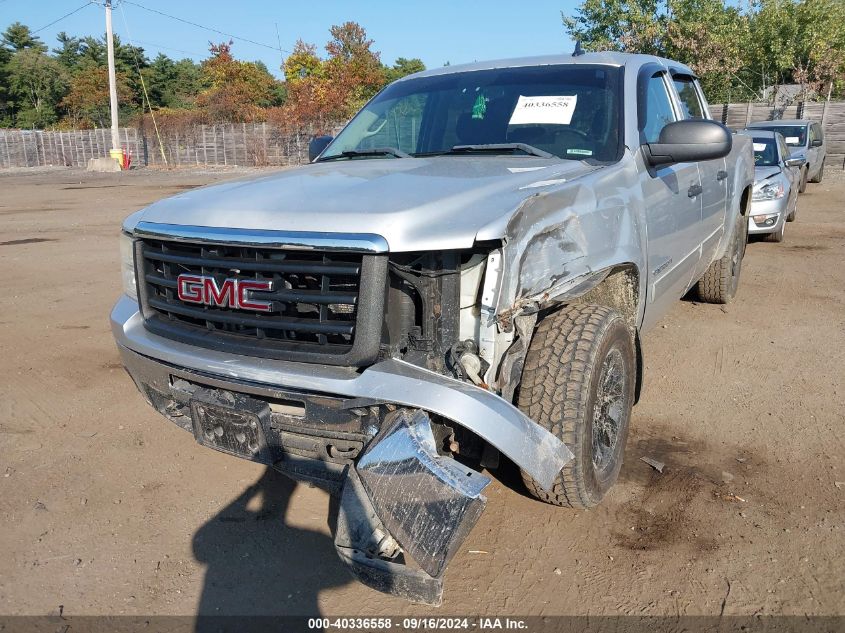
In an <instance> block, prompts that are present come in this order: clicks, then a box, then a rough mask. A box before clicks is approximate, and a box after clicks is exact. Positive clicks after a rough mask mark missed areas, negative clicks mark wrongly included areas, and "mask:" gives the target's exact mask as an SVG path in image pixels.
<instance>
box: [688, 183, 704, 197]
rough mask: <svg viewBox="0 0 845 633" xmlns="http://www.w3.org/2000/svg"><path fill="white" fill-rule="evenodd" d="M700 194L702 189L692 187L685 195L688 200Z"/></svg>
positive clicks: (697, 186)
mask: <svg viewBox="0 0 845 633" xmlns="http://www.w3.org/2000/svg"><path fill="white" fill-rule="evenodd" d="M702 193H704V188H703V187H702V186H701V185H692V186H691V187H690V188H689V189H687V195H688V196H689V197H690V198H695V197H696V196H700V195H701V194H702Z"/></svg>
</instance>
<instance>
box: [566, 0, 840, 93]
mask: <svg viewBox="0 0 845 633" xmlns="http://www.w3.org/2000/svg"><path fill="white" fill-rule="evenodd" d="M563 24H564V28H565V29H566V30H567V32H568V33H569V35H570V36H571V37H572V38H573V39H580V40H581V41H582V44H583V46H584V48H585V49H587V50H618V51H627V52H640V53H651V54H656V55H662V56H665V57H670V58H673V59H677V60H679V61H682V62H685V63H687V64H688V65H689V66H690V67H692V68H693V70H695V71H696V73H697V74H698V75H699V76H700V77H701V81H702V84H703V85H704V87H705V90H706V92H707V94H708V98H709V99H710V101H714V102H716V101H722V100H730V99H732V98H733V99H743V100H744V99H754V98H759V95H760V94H761V91H762V89H763V88H766V87H771V86H775V87H777V86H779V85H782V84H785V83H792V82H796V83H799V84H801V85H802V86H804V87H805V90H804V96H805V97H806V96H808V95H810V94H812V93H813V92H820V93H822V94H835V93H836V92H837V91H838V90H841V84H842V83H843V75H845V1H843V0H751V1H750V3H749V4H748V5H745V4H742V3H736V4H734V3H730V4H729V3H725V2H722V1H721V0H662V1H658V0H584V2H583V3H582V4H581V5H580V6H579V8H578V9H577V10H576V12H575V14H574V15H573V16H565V15H564V16H563Z"/></svg>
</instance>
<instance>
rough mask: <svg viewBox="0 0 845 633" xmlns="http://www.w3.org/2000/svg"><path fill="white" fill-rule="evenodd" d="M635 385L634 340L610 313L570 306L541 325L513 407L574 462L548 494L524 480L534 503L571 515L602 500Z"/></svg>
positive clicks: (612, 477)
mask: <svg viewBox="0 0 845 633" xmlns="http://www.w3.org/2000/svg"><path fill="white" fill-rule="evenodd" d="M635 383H636V355H635V351H634V340H633V336H632V333H631V330H630V329H629V327H628V324H627V323H626V321H625V319H624V318H623V317H622V315H620V314H619V313H618V312H616V311H615V310H612V309H610V308H607V307H604V306H597V305H574V306H568V307H566V308H563V309H562V310H561V311H560V312H557V313H556V314H554V315H552V316H549V317H547V318H545V319H544V320H543V321H541V322H540V324H539V325H538V326H537V330H536V331H535V333H534V337H533V338H532V340H531V345H530V346H529V348H528V353H527V354H526V357H525V368H524V370H523V373H522V382H521V384H520V387H519V397H518V398H517V404H518V406H519V408H520V409H521V410H522V411H523V412H524V413H525V414H526V415H528V416H529V417H530V418H531V419H533V420H534V421H535V422H537V423H538V424H540V425H541V426H542V427H543V428H545V429H547V430H548V431H550V432H551V433H553V434H554V435H555V436H557V437H558V438H560V439H561V440H562V441H563V443H564V444H566V445H567V446H568V447H569V449H570V450H571V451H572V452H573V453H574V455H575V456H574V458H573V459H572V460H571V461H570V462H569V463H567V464H566V466H564V467H563V469H562V470H561V471H560V474H559V475H558V476H557V479H555V481H554V484H553V485H552V487H551V489H549V490H546V489H544V488H543V487H542V486H540V484H539V483H537V482H536V481H535V480H534V479H533V478H532V477H531V476H530V475H528V474H526V473H525V472H523V473H522V477H523V480H524V481H525V484H526V486H527V487H528V490H529V491H530V492H531V494H532V495H534V496H535V497H537V498H538V499H540V500H542V501H546V502H547V503H551V504H554V505H559V506H568V507H571V508H589V507H591V506H594V505H596V504H598V503H599V502H600V501H601V500H602V498H603V497H604V495H605V494H606V493H607V491H608V490H609V489H610V487H611V486H612V485H613V484H614V483H615V482H616V479H617V477H618V476H619V469H620V468H621V467H622V455H623V452H624V449H625V442H626V440H627V438H628V425H629V422H630V418H631V407H632V406H633V403H634V385H635Z"/></svg>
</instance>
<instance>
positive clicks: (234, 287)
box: [176, 275, 273, 312]
mask: <svg viewBox="0 0 845 633" xmlns="http://www.w3.org/2000/svg"><path fill="white" fill-rule="evenodd" d="M176 289H177V294H178V295H179V299H181V300H182V301H185V302H187V303H199V304H202V305H207V306H215V307H218V308H236V309H239V310H255V311H257V312H271V311H272V310H273V306H272V304H271V303H270V302H269V301H260V300H257V299H253V298H252V295H251V293H252V292H255V291H258V292H271V291H272V290H273V282H272V281H258V280H256V279H227V280H225V281H224V282H223V283H222V284H220V285H218V284H217V280H216V279H214V277H204V276H201V275H179V277H178V278H177V279H176Z"/></svg>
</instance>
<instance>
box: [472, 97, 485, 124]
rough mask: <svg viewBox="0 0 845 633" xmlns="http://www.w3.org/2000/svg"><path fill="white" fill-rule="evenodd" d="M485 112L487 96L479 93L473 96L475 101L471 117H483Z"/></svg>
mask: <svg viewBox="0 0 845 633" xmlns="http://www.w3.org/2000/svg"><path fill="white" fill-rule="evenodd" d="M486 112H487V98H486V97H485V96H484V95H482V94H480V95H478V96H477V97H476V98H475V103H474V104H473V106H472V118H473V119H483V118H484V115H485V113H486Z"/></svg>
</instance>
